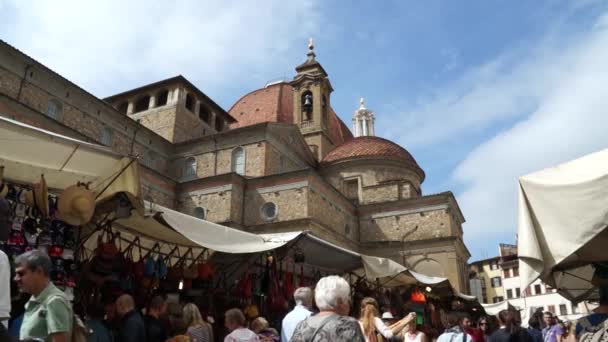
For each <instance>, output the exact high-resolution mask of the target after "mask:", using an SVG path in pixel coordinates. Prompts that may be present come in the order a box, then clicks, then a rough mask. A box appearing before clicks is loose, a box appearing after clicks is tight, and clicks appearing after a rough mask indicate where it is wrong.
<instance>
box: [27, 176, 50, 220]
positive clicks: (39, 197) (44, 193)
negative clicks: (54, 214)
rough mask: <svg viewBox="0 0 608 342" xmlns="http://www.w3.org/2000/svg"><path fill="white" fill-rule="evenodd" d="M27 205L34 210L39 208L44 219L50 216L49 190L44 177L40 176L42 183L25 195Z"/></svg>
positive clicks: (36, 184) (35, 185)
mask: <svg viewBox="0 0 608 342" xmlns="http://www.w3.org/2000/svg"><path fill="white" fill-rule="evenodd" d="M25 203H26V204H27V205H29V206H30V207H32V208H37V209H38V210H39V211H40V214H41V215H42V217H47V216H49V189H48V187H47V186H46V180H45V179H44V175H41V176H40V182H38V183H35V184H34V185H33V186H32V190H30V191H27V192H26V193H25Z"/></svg>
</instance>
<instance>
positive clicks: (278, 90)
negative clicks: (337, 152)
mask: <svg viewBox="0 0 608 342" xmlns="http://www.w3.org/2000/svg"><path fill="white" fill-rule="evenodd" d="M329 110H330V112H329V136H330V138H331V140H332V142H333V144H334V145H340V144H342V143H344V142H345V141H347V140H349V139H352V137H353V135H352V133H351V132H350V130H349V129H348V127H347V126H346V125H345V124H344V122H342V120H340V118H339V117H338V115H337V114H336V113H335V112H334V110H333V109H332V108H331V107H330V108H329ZM228 113H230V115H232V116H233V117H234V118H235V119H236V120H237V121H236V122H234V123H232V124H231V125H230V128H239V127H245V126H251V125H255V124H259V123H262V122H283V123H293V122H294V115H293V88H292V86H291V85H290V84H289V83H285V82H281V83H277V84H273V85H269V86H267V87H265V88H262V89H257V90H254V91H252V92H250V93H248V94H246V95H244V96H243V97H241V98H240V99H239V100H238V101H236V102H235V103H234V104H233V105H232V107H230V109H229V110H228Z"/></svg>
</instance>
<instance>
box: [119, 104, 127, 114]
mask: <svg viewBox="0 0 608 342" xmlns="http://www.w3.org/2000/svg"><path fill="white" fill-rule="evenodd" d="M128 110H129V102H127V101H125V102H123V103H121V104H119V105H118V112H119V113H123V114H127V111H128Z"/></svg>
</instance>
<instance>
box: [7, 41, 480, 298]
mask: <svg viewBox="0 0 608 342" xmlns="http://www.w3.org/2000/svg"><path fill="white" fill-rule="evenodd" d="M311 53H312V50H311V51H310V52H309V60H308V61H307V62H306V63H304V64H302V65H300V66H299V67H298V68H296V71H297V73H298V74H297V75H296V77H295V78H294V80H293V81H292V82H289V83H285V82H284V83H281V84H279V85H270V86H268V87H267V89H266V90H264V91H262V92H254V95H255V96H257V97H258V98H260V99H262V98H263V101H264V103H263V104H262V105H258V104H252V105H251V106H249V104H248V103H247V102H248V101H253V102H255V98H253V97H252V98H248V97H247V96H244V97H243V98H242V99H241V100H239V106H236V108H237V109H235V110H238V112H239V113H238V114H234V113H232V112H226V111H225V110H223V109H222V108H221V107H219V106H218V105H217V104H216V103H215V102H214V101H212V100H211V99H209V98H208V97H207V96H206V95H205V94H204V93H202V92H201V91H200V90H199V89H198V88H196V87H195V86H194V85H192V84H191V83H190V82H188V81H187V80H186V79H185V78H184V77H182V76H177V77H174V78H171V79H168V80H163V81H159V82H156V83H154V84H149V85H146V86H143V87H140V88H137V89H133V90H129V91H126V92H123V93H120V94H117V95H114V96H111V97H109V98H106V99H103V100H102V99H99V98H97V97H95V96H94V95H92V94H90V93H88V92H87V91H85V90H83V89H81V88H80V87H78V86H77V85H75V84H73V83H71V82H70V81H68V80H66V79H65V78H63V77H62V76H61V75H58V74H57V73H55V72H53V71H52V70H50V69H48V68H46V67H45V66H44V65H42V64H40V63H38V62H37V61H35V60H33V59H32V58H30V57H28V56H26V55H24V54H23V53H21V52H20V51H18V50H16V49H15V48H13V47H11V46H9V45H8V44H6V43H4V42H1V41H0V115H2V116H7V117H9V118H13V119H15V120H18V121H21V122H24V123H27V124H30V125H34V126H37V127H41V128H44V129H47V130H50V131H53V132H57V133H59V134H63V135H67V136H70V137H74V138H76V139H80V140H84V141H89V142H93V143H98V144H104V145H107V146H109V147H111V148H112V149H113V150H114V151H116V152H118V153H121V154H123V155H127V156H135V157H138V158H139V162H140V164H141V170H142V171H141V172H140V173H141V183H142V196H143V197H144V199H146V200H148V201H152V202H154V203H158V204H160V205H163V206H167V207H169V208H174V209H177V210H180V211H182V212H185V213H188V214H191V215H195V216H198V217H201V218H204V219H206V220H209V221H212V222H216V223H221V224H225V225H228V226H231V227H235V228H238V229H242V230H246V231H250V232H255V233H261V232H287V231H301V230H308V231H311V232H312V233H313V234H315V235H317V236H319V237H321V238H323V239H326V240H328V241H331V242H333V243H336V244H338V245H340V246H343V247H345V248H349V249H352V250H355V251H357V252H361V253H366V254H371V255H378V256H385V257H389V258H392V259H394V260H396V261H398V262H401V263H404V264H406V265H407V266H409V267H411V268H412V269H414V270H417V271H420V272H422V273H427V274H429V275H436V276H446V277H448V278H449V279H450V280H451V282H452V284H453V285H454V286H455V287H456V289H458V290H460V291H463V292H467V288H468V281H467V277H466V274H467V268H466V262H467V259H468V258H469V253H468V251H467V249H466V247H465V245H464V243H463V242H462V223H463V222H464V218H463V216H462V213H461V212H460V209H459V208H458V204H457V203H456V200H455V199H454V196H453V195H452V194H451V193H449V192H446V193H441V194H437V195H430V196H425V195H422V191H421V183H422V182H423V180H424V173H423V172H422V170H421V169H420V168H419V167H418V166H417V164H416V163H415V161H414V160H413V158H412V157H411V156H409V153H407V152H406V151H405V150H403V149H402V148H401V147H399V146H397V145H395V144H394V143H392V142H388V141H380V139H376V140H374V138H373V137H367V138H369V139H368V141H370V142H371V143H378V144H380V145H381V146H380V145H378V146H380V147H378V146H376V145H373V146H376V147H378V149H376V150H371V152H370V150H367V149H363V150H362V151H363V152H361V151H358V150H356V151H358V152H357V153H358V154H356V153H355V154H352V155H350V156H349V157H348V158H346V159H340V160H337V161H332V162H327V159H326V158H327V156H328V155H331V154H332V153H334V151H336V150H337V149H339V148H341V146H342V147H344V146H346V145H347V142H349V141H353V140H352V139H360V138H353V136H352V134H351V133H350V132H349V131H348V128H346V126H345V125H344V123H343V122H342V121H341V120H340V119H339V118H338V116H337V115H336V114H335V113H334V112H333V110H332V109H331V103H330V102H331V99H330V94H331V92H332V91H333V89H332V87H331V84H330V83H329V80H328V77H327V73H326V72H325V70H323V68H322V67H321V65H320V64H319V63H318V62H317V61H316V60H315V59H314V57H315V56H314V53H312V56H311ZM273 87H275V88H273ZM277 89H278V91H276V90H277ZM307 91H310V95H311V96H312V106H311V107H310V108H308V109H307V108H305V106H307V104H306V103H307V102H306V101H305V100H306V98H305V96H306V94H307V93H306V92H307ZM273 92H276V93H277V94H278V97H277V98H276V99H275V102H273V98H271V97H269V96H270V95H272V94H274V93H273ZM285 94H287V95H288V96H287V97H286V95H285ZM254 95H252V96H254ZM262 95H263V96H262ZM286 98H287V99H288V100H287V101H286V100H285V99H286ZM289 98H293V103H288V102H289ZM308 100H310V98H309V99H308ZM260 101H262V100H260ZM273 103H275V104H276V106H275V105H273ZM273 106H274V107H273ZM249 107H251V112H247V110H248V109H247V108H249ZM233 108H235V106H233ZM260 108H262V111H263V110H266V109H265V108H275V109H276V108H278V109H276V113H261V112H260ZM269 110H270V109H269ZM233 115H234V117H233ZM262 115H266V116H265V117H267V118H271V119H264V120H256V117H257V116H262ZM239 122H242V123H243V122H247V124H239ZM367 132H371V133H372V134H373V127H372V129H371V130H370V129H368V130H367ZM358 141H359V140H354V144H352V143H349V144H348V145H349V146H350V145H353V148H355V149H356V148H361V145H357V142H358ZM387 144H389V145H390V144H392V145H390V146H388V150H390V151H393V152H394V151H396V150H395V149H397V150H399V149H401V150H403V151H401V150H399V151H397V152H398V153H397V155H395V156H388V157H387V156H384V155H374V153H376V154H378V153H380V154H382V153H387V150H386V149H385V147H387ZM393 145H394V146H393ZM373 146H372V147H373ZM349 148H350V147H349ZM366 148H367V147H366ZM383 148H384V149H383ZM346 152H349V151H346ZM350 152H353V151H350ZM393 152H391V153H393Z"/></svg>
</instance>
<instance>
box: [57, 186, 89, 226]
mask: <svg viewBox="0 0 608 342" xmlns="http://www.w3.org/2000/svg"><path fill="white" fill-rule="evenodd" d="M57 209H58V215H57V217H58V218H60V219H61V220H63V221H65V222H67V223H69V224H71V225H73V226H81V225H84V224H87V223H89V221H91V218H92V217H93V214H94V213H95V195H94V194H93V192H91V191H89V189H87V187H86V186H85V185H82V184H76V185H72V186H70V187H68V188H66V189H65V190H63V192H62V193H61V195H59V201H57Z"/></svg>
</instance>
